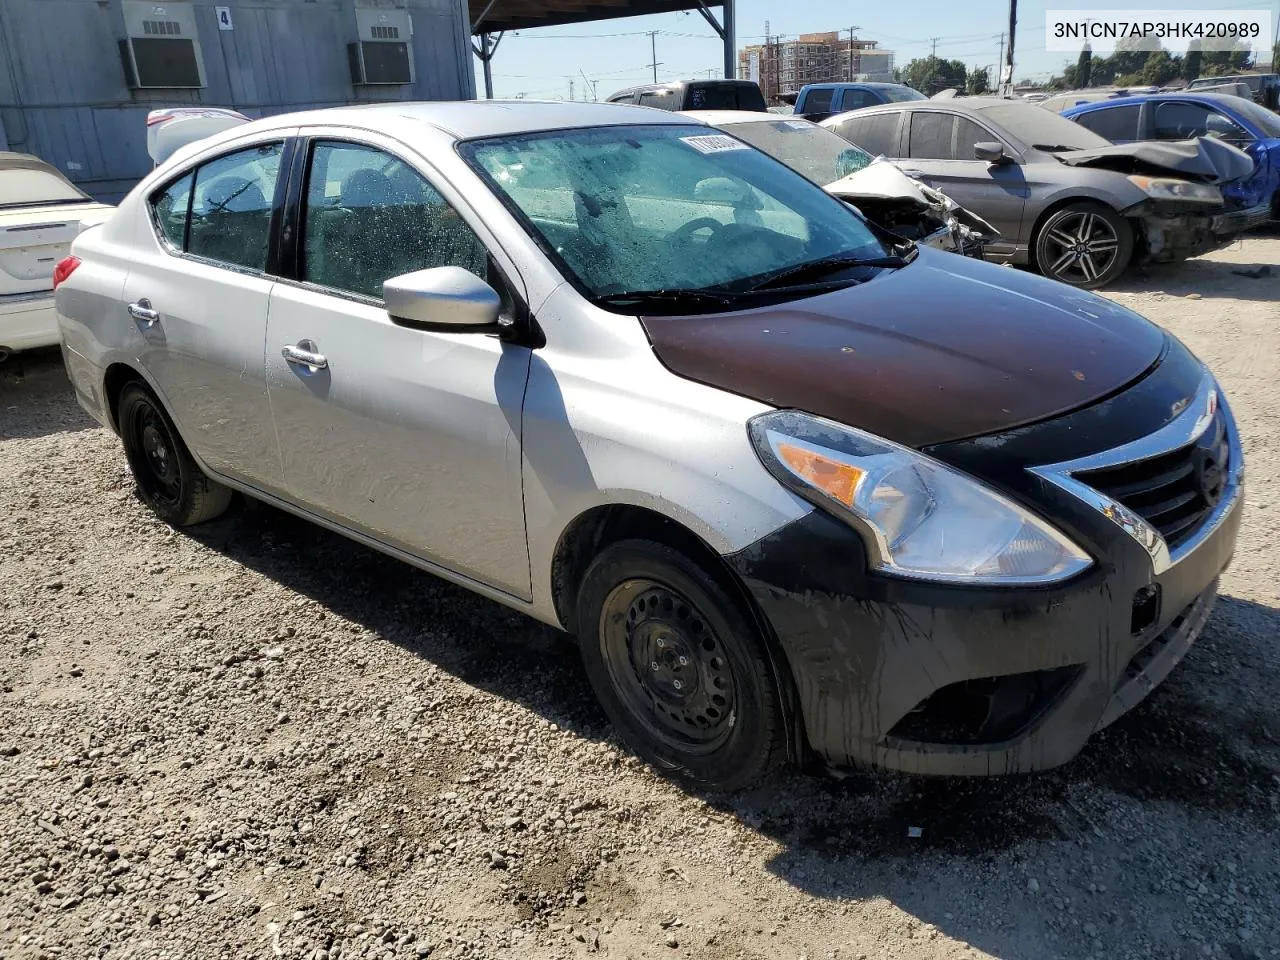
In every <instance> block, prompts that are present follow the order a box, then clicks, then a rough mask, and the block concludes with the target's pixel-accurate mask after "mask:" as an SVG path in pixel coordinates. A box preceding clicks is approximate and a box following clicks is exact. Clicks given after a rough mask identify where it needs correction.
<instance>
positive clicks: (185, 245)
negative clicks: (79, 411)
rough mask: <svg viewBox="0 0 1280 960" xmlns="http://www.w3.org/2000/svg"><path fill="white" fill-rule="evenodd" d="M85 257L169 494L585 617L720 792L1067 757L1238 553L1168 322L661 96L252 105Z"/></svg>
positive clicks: (633, 689) (193, 510) (676, 765)
mask: <svg viewBox="0 0 1280 960" xmlns="http://www.w3.org/2000/svg"><path fill="white" fill-rule="evenodd" d="M726 180H727V181H730V182H731V183H732V184H736V185H738V186H739V187H740V189H736V190H734V191H725V190H722V189H719V187H717V189H714V190H713V189H709V188H708V186H707V184H708V181H710V182H711V183H712V184H715V185H719V186H723V184H724V181H726ZM700 185H701V186H702V189H701V190H700V189H699V186H700ZM743 191H745V192H747V193H749V195H750V196H751V197H752V198H754V201H753V202H752V203H749V204H747V203H741V202H735V203H734V204H732V205H731V204H727V203H725V202H723V199H722V198H723V196H724V195H725V194H726V192H731V193H733V195H734V196H735V197H739V198H740V197H741V195H742V193H743ZM717 198H721V199H719V200H718V199H717ZM58 276H59V279H60V283H59V286H58V290H57V307H58V311H59V315H60V323H61V328H62V334H63V340H64V356H65V360H66V364H67V366H68V368H69V370H70V373H71V377H72V379H73V381H74V383H75V389H76V391H77V393H78V395H79V398H80V401H81V403H82V404H83V405H84V406H85V408H86V409H87V410H89V411H90V412H91V413H92V414H93V415H94V416H95V417H96V418H97V419H99V420H100V421H101V422H102V423H104V424H106V425H108V426H110V427H112V428H113V429H115V430H116V431H117V432H118V433H119V434H120V437H121V439H122V441H123V445H124V451H125V455H126V456H127V458H128V462H129V465H130V467H131V469H132V472H133V475H134V477H135V479H136V481H137V485H138V489H139V492H140V494H141V497H142V499H143V500H145V501H146V502H147V503H148V504H149V505H150V506H151V507H152V508H153V509H154V510H155V512H156V513H157V514H158V515H159V516H160V517H162V518H163V519H164V520H166V521H168V522H170V523H172V524H175V525H179V526H183V525H188V524H195V523H199V522H201V521H204V520H209V519H211V518H213V517H215V516H217V515H218V514H219V513H220V512H221V511H222V510H223V509H224V508H225V507H226V506H227V504H228V501H229V499H230V497H231V495H232V491H233V490H238V491H240V492H242V493H245V494H248V495H250V496H252V497H256V498H259V499H262V500H265V501H268V502H270V503H273V504H276V505H278V506H280V507H282V508H284V509H286V510H289V511H292V512H294V513H297V514H299V515H301V516H304V517H307V518H310V519H312V520H314V521H315V522H317V523H319V524H321V525H323V526H326V527H329V528H331V529H334V530H338V531H341V532H342V533H344V534H346V535H348V536H350V537H352V538H353V539H355V540H358V541H360V542H361V543H364V544H368V545H370V546H373V547H376V548H377V549H379V550H384V551H386V552H387V553H390V554H392V555H394V556H397V557H400V558H402V559H404V560H406V561H408V562H410V563H413V564H415V565H417V566H419V567H421V568H423V569H425V570H428V571H430V572H432V573H435V574H438V575H440V576H442V577H445V578H447V579H450V580H453V581H456V582H458V583H461V584H465V585H466V586H468V587H470V588H472V589H474V590H475V591H477V592H479V593H481V594H483V595H485V596H488V597H491V598H493V599H495V600H497V601H499V602H501V603H504V604H507V605H509V606H511V607H513V608H515V609H518V610H522V611H524V612H526V613H528V614H530V615H531V616H533V617H535V618H537V619H539V620H542V621H544V622H546V623H549V624H553V625H556V626H559V627H563V628H564V629H566V630H568V631H571V632H573V633H574V634H576V635H577V637H578V638H579V641H580V647H581V651H582V657H583V660H584V662H585V664H586V671H587V674H588V676H589V677H590V680H591V683H592V685H593V686H594V688H595V692H596V694H597V695H598V697H599V699H600V701H601V703H602V704H603V705H604V708H605V710H606V711H607V713H608V715H609V717H610V718H611V719H612V721H613V723H614V725H615V727H616V729H617V731H618V732H619V734H620V735H621V736H622V737H623V738H624V739H625V740H626V742H627V743H628V744H629V745H630V746H631V747H632V748H633V749H634V750H635V751H636V752H637V753H638V754H640V755H641V756H642V757H644V758H645V759H647V760H648V761H650V762H652V763H653V764H654V765H655V766H656V767H658V768H660V769H661V770H663V771H665V772H666V773H668V774H670V775H672V776H674V777H676V778H679V779H682V780H685V781H687V782H690V783H693V784H698V785H701V786H704V787H710V788H734V787H738V786H742V785H745V784H748V783H752V782H755V781H758V780H759V779H760V778H761V777H763V776H764V775H765V774H766V773H767V772H768V771H769V770H770V769H771V768H773V767H775V766H777V765H779V764H781V763H783V762H785V761H787V760H788V759H791V760H797V759H801V758H804V757H810V756H816V757H817V758H818V759H819V760H821V761H823V762H824V763H826V764H827V765H830V766H832V767H843V766H850V765H870V766H879V767H888V768H895V769H899V770H907V771H915V772H922V773H939V774H996V773H1010V772H1015V771H1026V770H1035V769H1040V768H1045V767H1051V766H1053V765H1055V764H1060V763H1063V762H1064V761H1066V760H1069V759H1070V758H1071V757H1072V756H1074V755H1075V754H1076V752H1077V751H1079V750H1080V748H1081V746H1082V745H1083V744H1084V742H1085V741H1086V739H1087V738H1088V737H1089V736H1090V734H1092V733H1093V732H1094V731H1096V730H1098V729H1100V728H1101V727H1103V726H1105V725H1106V724H1108V723H1110V722H1111V721H1112V720H1114V719H1115V718H1116V717H1118V716H1119V715H1120V714H1122V713H1123V712H1124V711H1125V710H1127V709H1129V708H1130V707H1132V706H1133V705H1134V704H1135V703H1136V702H1137V701H1138V700H1140V699H1141V698H1142V697H1143V696H1144V695H1145V694H1146V693H1147V692H1148V691H1150V690H1151V688H1152V687H1153V686H1155V685H1156V684H1157V683H1159V682H1160V681H1161V680H1162V679H1163V678H1164V677H1165V675H1166V674H1167V673H1168V672H1169V670H1170V669H1171V668H1172V667H1173V665H1174V664H1175V663H1176V662H1177V661H1178V660H1179V658H1180V657H1182V655H1183V654H1184V653H1185V652H1186V650H1187V649H1188V647H1189V646H1190V644H1191V643H1192V642H1193V641H1194V640H1195V638H1196V636H1197V635H1198V634H1199V633H1200V630H1201V628H1202V627H1203V625H1204V622H1205V618H1206V617H1207V616H1208V613H1209V609H1210V606H1211V604H1212V602H1213V598H1214V595H1215V589H1216V584H1217V578H1218V575H1219V574H1220V573H1221V571H1222V570H1223V568H1224V567H1225V566H1226V565H1227V563H1228V561H1229V560H1230V559H1231V554H1232V550H1233V548H1234V545H1235V539H1236V531H1237V527H1238V525H1239V522H1240V503H1241V490H1242V486H1241V484H1242V461H1241V453H1240V441H1239V438H1238V436H1237V433H1236V427H1235V423H1234V421H1233V420H1232V416H1231V411H1230V409H1229V408H1228V406H1227V403H1226V400H1225V398H1224V397H1223V396H1222V393H1221V390H1220V388H1219V387H1218V384H1217V383H1216V381H1215V380H1214V378H1213V376H1212V375H1211V374H1210V373H1209V371H1208V370H1206V369H1205V367H1204V366H1203V365H1202V364H1201V363H1200V362H1199V361H1198V360H1197V359H1196V358H1195V357H1193V356H1192V355H1191V354H1190V353H1189V352H1188V351H1187V349H1186V348H1185V347H1184V346H1183V345H1182V344H1181V343H1179V342H1178V341H1177V340H1176V339H1174V338H1173V337H1171V336H1169V335H1168V334H1167V333H1165V332H1164V331H1163V330H1161V329H1160V328H1158V327H1156V326H1154V325H1153V324H1151V323H1149V322H1147V321H1146V320H1144V319H1143V318H1142V317H1140V316H1138V315H1136V314H1134V313H1132V312H1130V311H1128V310H1126V309H1124V308H1123V307H1120V306H1117V305H1115V304H1113V303H1110V302H1108V301H1106V300H1103V299H1100V298H1098V297H1097V296H1094V295H1093V294H1090V293H1087V292H1084V291H1081V290H1077V289H1073V288H1071V287H1068V286H1066V285H1063V284H1060V283H1057V282H1054V281H1050V280H1045V279H1043V278H1039V277H1035V276H1030V275H1027V274H1024V273H1021V272H1015V271H1012V270H1005V269H1001V268H999V267H997V266H995V265H991V264H987V263H983V262H980V261H976V260H973V259H971V258H966V257H957V256H952V255H950V254H946V253H942V252H939V251H935V250H931V249H927V248H918V247H916V246H914V245H913V244H911V243H910V242H907V241H903V240H901V239H900V238H898V237H895V236H893V235H892V234H888V233H885V232H882V231H880V230H879V229H878V228H875V227H873V226H871V225H870V224H868V223H867V222H865V221H864V220H863V219H862V218H861V217H860V216H859V215H858V214H857V213H856V212H855V211H853V210H852V209H850V207H849V206H848V205H847V204H844V203H841V202H840V201H839V200H837V199H835V198H833V197H831V196H830V195H828V194H826V193H825V192H824V191H823V190H822V189H821V188H820V187H818V186H817V185H816V184H814V183H812V182H810V181H809V180H806V179H805V178H804V177H802V176H800V175H799V174H797V173H794V172H792V171H791V170H789V169H788V168H787V167H786V166H784V165H783V164H781V163H779V162H778V161H776V160H774V159H772V158H771V157H769V156H767V155H766V154H764V153H761V152H759V151H757V150H755V149H754V148H752V147H749V146H748V145H747V144H745V143H744V142H743V141H741V140H738V139H737V138H735V137H733V136H731V135H729V134H726V133H723V132H721V131H717V130H714V129H713V128H710V127H706V126H701V125H698V124H695V123H692V122H691V121H690V120H689V119H688V118H686V117H681V116H678V115H676V114H670V113H662V112H659V111H655V110H646V109H643V108H639V107H626V106H617V105H605V104H600V105H593V104H578V103H574V104H541V103H532V102H514V103H502V102H483V103H454V104H417V105H414V104H395V105H390V104H388V105H378V106H363V107H356V108H345V109H335V110H325V111H320V112H314V113H304V114H295V115H291V116H281V117H273V118H271V119H268V120H262V121H256V122H254V123H251V124H246V125H243V126H240V127H236V128H235V129H233V130H230V131H226V132H224V133H221V134H218V135H216V136H215V137H213V138H210V139H207V140H202V141H200V142H198V143H194V144H191V145H189V146H187V147H185V148H183V149H182V150H180V151H179V152H177V153H176V154H175V155H174V156H172V157H171V158H170V159H169V160H168V161H166V162H165V163H164V164H162V165H161V166H160V167H159V168H158V169H157V170H156V171H154V172H153V173H152V174H151V175H149V176H148V177H147V178H146V179H145V180H144V181H143V182H142V183H141V184H140V185H139V186H138V187H137V188H136V189H135V190H134V191H133V192H132V193H131V194H130V195H129V197H128V198H126V200H125V201H124V203H123V204H122V205H121V206H120V208H119V211H118V212H117V213H116V214H115V216H114V217H113V218H112V219H111V220H109V221H108V222H107V223H106V224H104V225H103V226H101V227H98V228H95V229H92V230H89V231H87V232H86V233H84V234H82V235H81V236H80V237H79V238H78V239H77V240H76V241H75V244H74V246H73V250H72V256H71V257H70V258H69V259H67V260H66V261H64V262H63V263H62V264H61V265H60V267H59V270H58Z"/></svg>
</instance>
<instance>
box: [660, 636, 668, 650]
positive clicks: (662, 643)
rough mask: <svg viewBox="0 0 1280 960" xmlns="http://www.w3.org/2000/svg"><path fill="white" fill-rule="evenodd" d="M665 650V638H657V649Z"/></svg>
mask: <svg viewBox="0 0 1280 960" xmlns="http://www.w3.org/2000/svg"><path fill="white" fill-rule="evenodd" d="M666 648H667V638H666V637H659V638H658V649H659V650H665V649H666Z"/></svg>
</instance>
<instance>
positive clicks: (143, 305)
mask: <svg viewBox="0 0 1280 960" xmlns="http://www.w3.org/2000/svg"><path fill="white" fill-rule="evenodd" d="M129 316H131V317H133V319H134V322H136V323H137V324H138V326H140V327H141V328H142V329H143V330H146V329H148V328H149V327H154V326H155V325H156V324H157V323H159V322H160V311H159V310H153V309H152V308H151V301H150V300H148V299H147V298H146V297H143V298H142V299H141V300H139V301H137V302H136V303H131V304H129Z"/></svg>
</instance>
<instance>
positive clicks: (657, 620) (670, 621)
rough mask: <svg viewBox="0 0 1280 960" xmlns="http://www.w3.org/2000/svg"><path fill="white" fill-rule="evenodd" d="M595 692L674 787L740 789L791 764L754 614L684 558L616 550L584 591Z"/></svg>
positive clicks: (639, 547) (584, 626)
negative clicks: (681, 784)
mask: <svg viewBox="0 0 1280 960" xmlns="http://www.w3.org/2000/svg"><path fill="white" fill-rule="evenodd" d="M578 624H579V629H580V636H579V642H580V646H581V651H582V659H583V663H584V665H585V667H586V671H587V675H588V677H589V678H590V679H591V685H592V687H593V688H594V690H595V692H596V696H597V697H598V698H599V700H600V703H601V704H602V706H603V707H604V710H605V712H606V713H607V714H608V715H609V719H610V720H611V721H612V722H613V725H614V728H615V729H616V730H617V731H618V734H619V735H620V736H621V737H622V739H623V740H624V741H625V742H626V743H627V745H628V746H629V747H630V748H631V749H632V750H634V751H635V752H636V753H637V754H638V755H639V756H640V757H642V758H643V759H644V760H646V761H648V762H649V763H652V764H653V765H654V766H655V767H657V768H658V769H660V770H662V771H663V772H664V773H666V774H668V775H669V776H672V777H674V778H675V779H678V780H681V781H684V782H686V783H688V784H690V785H693V786H698V787H702V788H706V789H713V790H734V789H738V788H740V787H744V786H748V785H750V784H752V783H755V782H757V781H759V780H761V779H763V778H764V777H765V776H766V775H767V774H768V773H769V772H770V771H771V770H772V769H774V768H775V767H776V766H777V765H778V764H779V763H781V762H782V760H783V759H784V757H785V753H786V749H785V743H784V734H783V725H782V716H781V712H782V708H781V702H780V698H779V694H778V687H777V683H776V681H775V679H774V676H773V671H772V669H771V667H770V665H769V661H768V656H767V653H766V651H765V649H764V643H763V640H762V639H761V637H760V635H759V632H758V630H757V629H756V627H755V625H754V624H753V623H752V621H751V618H750V617H749V616H748V615H746V613H745V612H744V611H743V610H742V605H741V604H740V603H738V602H737V601H735V600H734V599H733V598H732V597H731V596H730V595H729V594H728V593H727V592H726V591H725V590H724V589H723V588H722V587H721V586H720V585H719V584H718V583H717V582H716V581H715V579H713V578H712V577H710V576H708V575H707V574H706V572H704V571H703V570H702V568H701V567H699V566H698V565H697V564H696V563H694V562H693V561H692V560H690V559H689V558H688V557H686V556H684V555H683V554H681V553H679V552H678V551H676V550H674V549H672V548H670V547H667V546H665V545H663V544H659V543H653V542H651V541H647V540H625V541H622V542H620V543H616V544H613V545H611V546H609V547H607V548H606V549H605V550H604V551H603V552H602V553H601V554H600V555H599V556H598V557H597V558H596V559H595V561H594V562H593V563H592V564H591V566H590V567H589V568H588V569H587V572H586V574H585V576H584V577H583V582H582V586H581V588H580V590H579V592H578Z"/></svg>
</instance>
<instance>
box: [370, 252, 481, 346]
mask: <svg viewBox="0 0 1280 960" xmlns="http://www.w3.org/2000/svg"><path fill="white" fill-rule="evenodd" d="M382 299H383V301H384V302H385V304H386V308H387V314H388V315H389V316H390V317H391V319H392V320H394V321H395V322H396V323H400V324H403V325H407V326H415V327H430V328H433V329H439V330H454V331H456V332H459V333H461V332H463V331H466V330H473V331H476V332H481V331H483V332H486V333H487V332H492V331H493V330H495V329H497V327H498V316H499V314H500V313H501V312H502V298H501V297H500V296H499V295H498V291H497V290H495V289H493V287H491V286H489V284H487V283H485V282H484V281H483V280H481V279H480V278H479V277H477V276H476V275H475V274H474V273H472V272H471V271H470V270H464V269H463V268H462V267H431V268H430V269H427V270H415V271H414V272H413V273H405V274H402V275H400V276H398V277H392V278H391V279H390V280H388V281H386V283H384V284H383V285H382Z"/></svg>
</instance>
